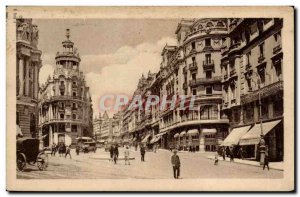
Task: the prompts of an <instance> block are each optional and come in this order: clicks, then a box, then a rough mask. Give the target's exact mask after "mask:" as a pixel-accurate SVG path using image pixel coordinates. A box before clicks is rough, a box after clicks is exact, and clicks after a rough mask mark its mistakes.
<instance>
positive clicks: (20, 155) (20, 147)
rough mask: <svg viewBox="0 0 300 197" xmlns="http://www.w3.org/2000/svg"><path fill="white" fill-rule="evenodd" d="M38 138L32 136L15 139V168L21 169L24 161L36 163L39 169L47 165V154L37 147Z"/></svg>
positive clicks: (24, 165) (24, 163) (38, 143)
mask: <svg viewBox="0 0 300 197" xmlns="http://www.w3.org/2000/svg"><path fill="white" fill-rule="evenodd" d="M39 145H40V140H39V139H34V138H21V139H18V140H17V168H18V170H20V171H23V170H24V168H25V167H26V163H28V164H30V165H35V164H36V165H37V167H38V169H39V170H45V169H46V168H47V167H48V155H47V154H45V152H44V150H40V149H39Z"/></svg>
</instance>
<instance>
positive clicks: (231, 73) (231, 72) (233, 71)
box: [230, 68, 236, 77]
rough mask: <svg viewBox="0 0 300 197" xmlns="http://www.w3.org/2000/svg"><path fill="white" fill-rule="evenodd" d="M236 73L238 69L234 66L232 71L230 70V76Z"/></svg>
mask: <svg viewBox="0 0 300 197" xmlns="http://www.w3.org/2000/svg"><path fill="white" fill-rule="evenodd" d="M234 75H236V71H235V68H233V69H232V70H231V71H230V77H232V76H234Z"/></svg>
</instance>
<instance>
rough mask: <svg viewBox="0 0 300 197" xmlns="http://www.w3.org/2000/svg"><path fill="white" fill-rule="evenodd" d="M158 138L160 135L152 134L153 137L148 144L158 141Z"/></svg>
mask: <svg viewBox="0 0 300 197" xmlns="http://www.w3.org/2000/svg"><path fill="white" fill-rule="evenodd" d="M160 138H161V136H154V137H153V138H152V140H151V141H150V144H153V143H155V142H158V141H159V140H160Z"/></svg>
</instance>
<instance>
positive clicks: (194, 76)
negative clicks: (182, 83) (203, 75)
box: [192, 73, 196, 81]
mask: <svg viewBox="0 0 300 197" xmlns="http://www.w3.org/2000/svg"><path fill="white" fill-rule="evenodd" d="M192 80H193V81H196V73H193V74H192Z"/></svg>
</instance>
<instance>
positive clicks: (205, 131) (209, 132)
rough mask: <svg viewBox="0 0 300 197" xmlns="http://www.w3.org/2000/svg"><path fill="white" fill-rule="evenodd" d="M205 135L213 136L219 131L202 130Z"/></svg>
mask: <svg viewBox="0 0 300 197" xmlns="http://www.w3.org/2000/svg"><path fill="white" fill-rule="evenodd" d="M202 133H203V134H207V135H211V134H215V133H217V129H202Z"/></svg>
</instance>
